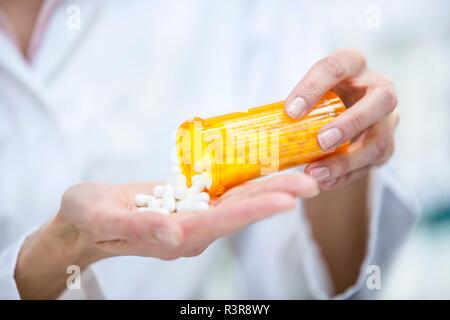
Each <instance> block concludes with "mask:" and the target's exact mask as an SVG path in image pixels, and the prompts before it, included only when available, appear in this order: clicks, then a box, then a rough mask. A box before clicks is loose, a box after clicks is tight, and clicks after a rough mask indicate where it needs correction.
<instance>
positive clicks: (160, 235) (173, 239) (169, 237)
mask: <svg viewBox="0 0 450 320" xmlns="http://www.w3.org/2000/svg"><path fill="white" fill-rule="evenodd" d="M155 237H156V239H158V240H159V241H161V242H164V243H167V244H170V245H172V246H177V245H179V244H180V240H179V239H178V237H177V236H176V235H175V234H174V233H173V232H171V231H170V230H167V229H157V230H155Z"/></svg>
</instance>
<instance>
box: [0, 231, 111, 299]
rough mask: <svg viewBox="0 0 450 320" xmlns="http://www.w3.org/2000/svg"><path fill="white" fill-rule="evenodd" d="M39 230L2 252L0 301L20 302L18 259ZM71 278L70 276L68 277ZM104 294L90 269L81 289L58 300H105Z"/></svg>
mask: <svg viewBox="0 0 450 320" xmlns="http://www.w3.org/2000/svg"><path fill="white" fill-rule="evenodd" d="M36 230H37V228H33V229H31V230H30V231H28V232H26V233H25V234H24V235H22V236H21V237H20V238H18V239H16V241H14V242H12V243H10V244H9V245H8V246H7V247H6V248H4V249H3V250H2V251H0V299H4V300H18V299H20V294H19V291H18V289H17V285H16V281H15V279H14V272H15V269H16V264H17V258H18V256H19V253H20V249H21V248H22V245H23V243H24V242H25V240H26V239H27V238H28V236H29V235H31V234H32V233H33V232H35V231H36ZM67 276H69V274H68V275H67ZM104 298H105V297H104V294H103V292H102V290H101V288H100V286H99V284H98V281H97V278H96V275H95V273H94V272H93V271H92V270H91V268H90V267H88V268H86V269H85V270H83V272H82V275H81V287H80V289H72V290H69V289H66V290H65V291H64V292H62V293H61V295H60V296H59V297H58V299H62V300H67V299H104Z"/></svg>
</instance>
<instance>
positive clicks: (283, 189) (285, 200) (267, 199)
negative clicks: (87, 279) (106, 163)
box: [60, 173, 318, 259]
mask: <svg viewBox="0 0 450 320" xmlns="http://www.w3.org/2000/svg"><path fill="white" fill-rule="evenodd" d="M155 185H156V183H141V182H138V183H129V184H124V185H111V184H100V183H86V184H79V185H76V186H74V187H72V188H70V189H69V190H67V191H66V193H65V194H64V196H63V200H62V204H61V210H60V214H61V215H63V216H64V217H65V218H66V219H68V220H69V221H70V222H71V223H72V224H74V226H75V227H76V228H77V230H78V232H79V233H80V236H81V237H84V239H85V241H86V242H87V243H89V245H90V246H91V247H92V249H94V250H97V251H98V252H99V255H101V256H103V257H105V256H116V255H139V256H151V257H156V258H160V259H176V258H178V257H188V256H194V255H198V254H200V253H201V252H202V251H203V250H204V249H205V248H206V247H207V246H208V245H209V244H211V243H212V242H213V241H215V240H216V239H219V238H221V237H224V236H226V235H229V234H232V233H234V232H236V231H238V230H240V229H242V228H244V227H246V226H247V225H249V224H251V223H254V222H256V221H258V220H261V219H264V218H266V217H269V216H271V215H274V214H276V213H280V212H285V211H287V210H289V209H292V208H293V207H294V206H295V204H296V198H298V197H303V198H306V197H311V196H315V195H316V194H317V193H318V187H317V185H316V182H315V181H314V180H313V179H312V178H310V177H309V176H307V175H305V174H303V173H293V174H283V175H278V176H274V177H271V178H268V179H263V180H261V181H257V182H252V183H247V184H244V185H241V186H238V187H236V188H234V189H231V190H230V191H228V192H227V193H225V194H224V195H222V196H221V197H220V198H219V199H217V200H214V201H213V203H212V206H211V208H210V209H209V210H207V211H203V212H191V213H189V212H188V213H186V212H183V213H175V214H171V215H165V214H161V213H156V212H154V213H153V212H145V213H140V212H138V211H137V208H136V207H135V206H134V196H135V195H136V194H138V193H151V192H152V190H153V187H154V186H155Z"/></svg>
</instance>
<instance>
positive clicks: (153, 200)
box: [147, 196, 162, 207]
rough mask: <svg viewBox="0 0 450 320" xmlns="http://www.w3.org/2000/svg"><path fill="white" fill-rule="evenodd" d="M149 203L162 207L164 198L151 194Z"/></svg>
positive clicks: (152, 205) (150, 205) (149, 204)
mask: <svg viewBox="0 0 450 320" xmlns="http://www.w3.org/2000/svg"><path fill="white" fill-rule="evenodd" d="M147 205H148V206H149V207H161V206H162V199H159V198H156V197H153V196H151V198H149V199H148V202H147Z"/></svg>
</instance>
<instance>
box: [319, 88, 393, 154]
mask: <svg viewBox="0 0 450 320" xmlns="http://www.w3.org/2000/svg"><path fill="white" fill-rule="evenodd" d="M396 105H397V96H396V95H395V91H394V90H393V88H391V87H385V88H382V87H380V88H376V89H373V90H371V91H369V92H368V93H367V95H366V96H364V98H362V99H361V100H359V101H358V102H357V103H355V104H354V105H353V106H352V107H351V108H349V109H347V110H346V111H345V112H343V113H342V114H341V115H339V116H338V117H337V118H335V119H333V120H332V121H330V122H329V123H327V124H326V125H325V126H324V127H323V128H322V129H320V132H319V134H318V136H317V141H318V143H319V145H320V147H321V149H322V150H332V149H334V148H336V147H337V146H338V145H340V144H342V143H344V142H345V141H349V140H351V139H352V138H353V137H355V136H357V135H358V134H360V133H361V132H362V131H363V130H366V129H367V128H369V127H370V126H371V125H373V124H374V123H376V122H378V121H380V119H382V118H384V117H386V116H387V115H388V114H389V113H391V112H392V111H393V110H394V109H395V107H396Z"/></svg>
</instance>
